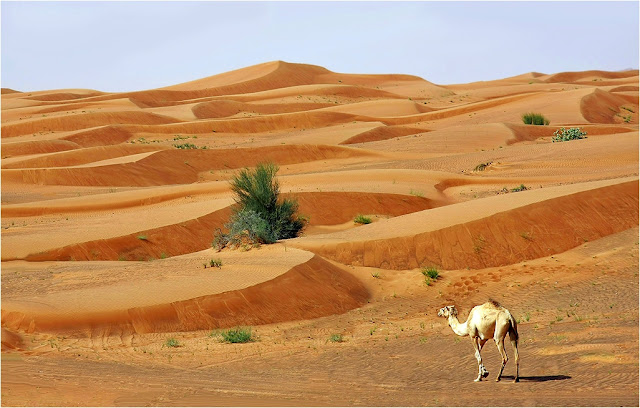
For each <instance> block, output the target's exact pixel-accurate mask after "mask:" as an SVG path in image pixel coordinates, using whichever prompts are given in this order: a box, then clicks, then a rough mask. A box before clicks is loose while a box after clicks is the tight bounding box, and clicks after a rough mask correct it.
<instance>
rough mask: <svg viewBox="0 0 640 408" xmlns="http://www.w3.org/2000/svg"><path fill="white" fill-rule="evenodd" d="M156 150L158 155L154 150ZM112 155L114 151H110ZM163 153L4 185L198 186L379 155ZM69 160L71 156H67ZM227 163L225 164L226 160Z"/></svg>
mask: <svg viewBox="0 0 640 408" xmlns="http://www.w3.org/2000/svg"><path fill="white" fill-rule="evenodd" d="M150 150H153V148H152V149H150ZM106 151H109V150H106ZM257 153H258V151H257V150H256V149H250V148H248V149H225V150H222V149H219V150H199V149H193V150H192V149H187V150H177V151H176V149H172V150H162V151H159V152H156V153H154V154H152V155H150V156H147V157H145V158H143V159H141V160H138V161H136V162H132V163H122V164H112V165H107V166H99V167H83V168H78V167H75V168H73V167H57V168H48V169H47V168H37V169H30V168H27V169H16V170H9V169H7V170H3V171H2V181H3V182H21V183H30V184H46V185H72V186H154V185H156V186H157V185H164V184H187V183H193V182H196V181H198V174H199V173H200V172H205V171H210V170H223V169H240V168H243V167H250V166H255V165H256V164H258V163H261V162H264V161H274V162H277V163H280V164H291V163H304V162H309V161H315V160H329V159H338V158H353V157H366V156H370V155H372V154H373V153H368V152H364V151H358V150H355V149H349V148H345V147H333V146H304V145H291V146H273V147H264V148H261V149H259V154H257ZM66 156H69V154H67V155H65V157H66ZM221 157H222V158H223V159H220V158H221Z"/></svg>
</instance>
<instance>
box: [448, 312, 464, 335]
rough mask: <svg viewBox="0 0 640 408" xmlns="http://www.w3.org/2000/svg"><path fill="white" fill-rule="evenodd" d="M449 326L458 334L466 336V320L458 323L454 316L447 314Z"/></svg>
mask: <svg viewBox="0 0 640 408" xmlns="http://www.w3.org/2000/svg"><path fill="white" fill-rule="evenodd" d="M449 326H451V328H452V329H453V332H454V333H455V334H457V335H458V336H468V335H469V333H468V331H467V322H464V323H460V322H459V321H458V318H457V317H456V316H449Z"/></svg>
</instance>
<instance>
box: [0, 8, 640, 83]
mask: <svg viewBox="0 0 640 408" xmlns="http://www.w3.org/2000/svg"><path fill="white" fill-rule="evenodd" d="M638 4H639V3H638V2H637V1H631V2H583V1H574V2H428V1H426V2H364V1H363V2H268V1H264V2H180V3H178V2H8V1H2V3H1V4H0V12H1V13H2V21H1V22H2V25H1V31H2V60H1V68H2V73H1V74H2V76H1V78H0V79H1V82H2V87H8V88H13V89H16V90H21V91H34V90H44V89H60V88H90V89H97V90H101V91H135V90H142V89H151V88H158V87H163V86H169V85H174V84H177V83H180V82H186V81H191V80H194V79H199V78H203V77H207V76H211V75H215V74H219V73H222V72H226V71H230V70H233V69H237V68H242V67H246V66H249V65H254V64H259V63H263V62H267V61H274V60H283V61H287V62H297V63H306V64H314V65H321V66H323V67H325V68H327V69H330V70H332V71H335V72H343V73H372V74H388V73H399V74H411V75H417V76H420V77H422V78H424V79H426V80H428V81H431V82H435V83H437V84H454V83H466V82H472V81H480V80H491V79H498V78H504V77H508V76H513V75H519V74H523V73H526V72H530V71H537V72H543V73H547V74H551V73H556V72H563V71H582V70H589V69H600V70H610V71H616V70H622V69H628V68H638V60H639V52H638V50H639V45H638V38H639V27H638V20H639V17H638V16H639V7H638Z"/></svg>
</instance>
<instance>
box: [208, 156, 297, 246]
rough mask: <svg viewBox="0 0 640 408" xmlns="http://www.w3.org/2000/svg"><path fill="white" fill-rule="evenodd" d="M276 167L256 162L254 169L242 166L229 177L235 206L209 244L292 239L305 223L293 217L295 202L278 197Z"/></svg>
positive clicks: (244, 244) (239, 244)
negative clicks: (224, 229) (223, 228)
mask: <svg viewBox="0 0 640 408" xmlns="http://www.w3.org/2000/svg"><path fill="white" fill-rule="evenodd" d="M277 172H278V166H276V165H275V164H273V163H261V164H258V165H257V166H256V168H255V170H253V171H251V170H249V169H243V170H241V171H240V172H239V173H238V174H236V175H235V176H233V178H232V180H231V190H232V191H233V192H234V194H235V201H236V204H237V205H236V207H235V208H234V213H233V215H232V216H231V219H230V221H229V223H228V224H226V225H225V228H227V229H228V230H229V232H228V233H227V234H223V233H222V232H221V231H220V232H219V233H217V234H216V237H215V239H214V242H213V243H212V245H213V246H214V247H217V248H219V249H221V248H223V247H224V246H225V245H227V244H228V243H231V244H234V245H236V247H237V246H246V245H248V244H252V245H254V246H256V245H259V244H272V243H274V242H276V241H277V240H279V239H287V238H295V237H297V236H298V234H299V233H300V231H301V230H302V228H304V226H305V224H306V220H305V218H303V217H301V216H297V215H296V214H295V213H296V212H297V211H298V202H297V201H295V200H291V199H284V200H279V195H280V184H279V183H278V180H277V179H276V178H275V175H276V173H277Z"/></svg>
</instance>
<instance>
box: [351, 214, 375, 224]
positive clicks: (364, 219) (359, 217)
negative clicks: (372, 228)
mask: <svg viewBox="0 0 640 408" xmlns="http://www.w3.org/2000/svg"><path fill="white" fill-rule="evenodd" d="M353 222H355V223H356V224H371V218H369V217H366V216H364V215H362V214H358V215H357V216H356V218H354V220H353Z"/></svg>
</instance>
